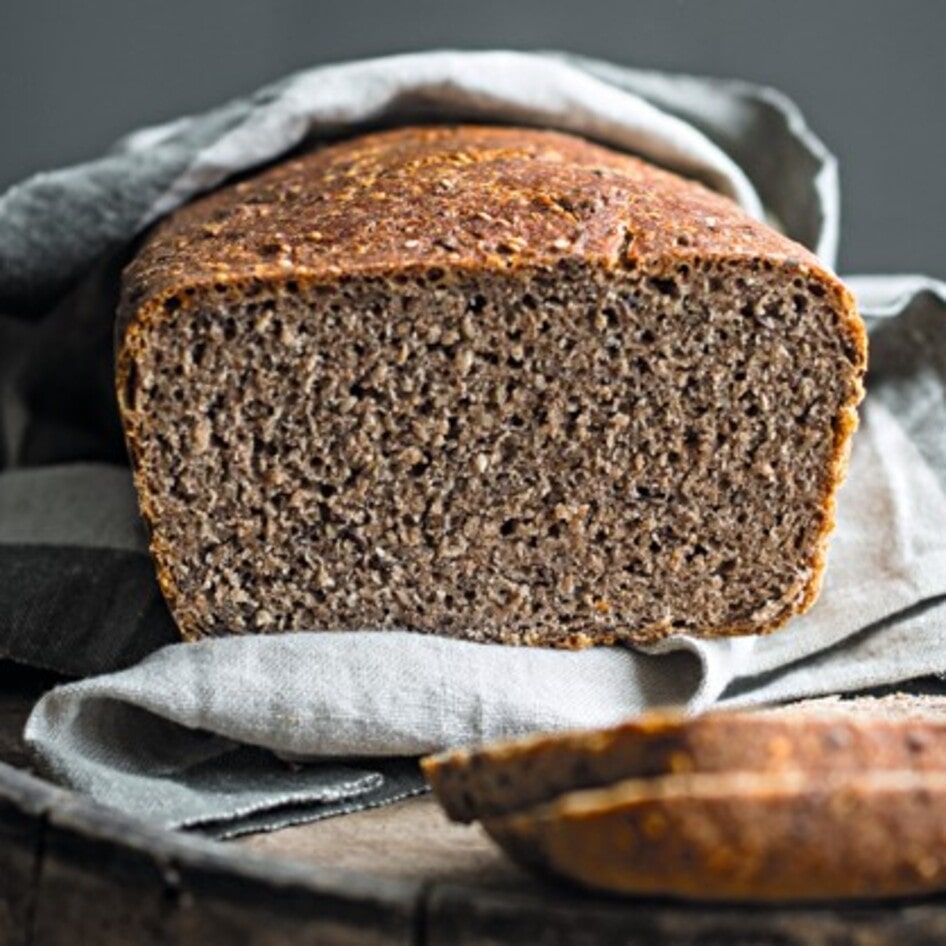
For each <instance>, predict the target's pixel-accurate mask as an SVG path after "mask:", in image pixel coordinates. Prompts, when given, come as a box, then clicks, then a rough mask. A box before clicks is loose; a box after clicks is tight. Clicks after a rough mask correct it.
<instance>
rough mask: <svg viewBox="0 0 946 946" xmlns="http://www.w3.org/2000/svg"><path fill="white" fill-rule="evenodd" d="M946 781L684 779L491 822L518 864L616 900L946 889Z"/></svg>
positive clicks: (628, 786) (802, 776)
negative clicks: (618, 897) (611, 895)
mask: <svg viewBox="0 0 946 946" xmlns="http://www.w3.org/2000/svg"><path fill="white" fill-rule="evenodd" d="M944 804H946V773H944V772H915V771H892V772H891V771H874V772H870V771H865V772H860V773H857V774H851V773H847V774H845V773H832V774H829V775H822V776H820V777H812V776H811V774H809V773H805V772H798V771H795V772H781V773H744V772H741V773H724V774H712V775H709V774H693V775H675V776H668V777H666V778H663V779H648V780H643V781H629V782H622V783H619V784H617V785H614V786H611V787H609V788H605V789H598V790H590V791H584V792H574V793H571V794H567V795H564V796H562V797H561V798H560V799H558V800H557V801H555V802H553V803H552V804H550V805H547V806H544V807H540V808H537V809H532V810H528V811H525V812H522V813H519V814H514V815H510V816H508V817H505V818H497V819H489V820H487V821H486V822H485V823H484V826H485V827H486V829H487V831H488V832H489V834H490V835H491V836H492V837H493V838H494V839H495V840H496V841H497V842H498V843H499V844H500V845H501V846H502V847H503V848H504V849H505V850H506V851H507V852H508V853H509V854H511V855H512V856H513V857H514V858H515V859H516V860H518V861H520V862H521V863H523V864H524V865H526V866H528V867H532V868H539V869H541V870H543V871H546V872H549V873H552V874H554V875H556V876H559V877H564V878H567V879H569V880H572V881H574V882H576V883H579V884H581V885H583V886H587V887H592V888H594V889H599V890H607V891H611V892H614V893H629V894H637V895H666V896H674V897H685V898H687V899H695V900H753V901H780V900H828V899H838V898H859V897H863V898H867V897H870V898H874V897H896V896H913V895H917V894H923V893H929V892H931V891H935V890H942V889H944V888H946V853H944V852H946V818H944V817H943V814H942V811H943V806H944Z"/></svg>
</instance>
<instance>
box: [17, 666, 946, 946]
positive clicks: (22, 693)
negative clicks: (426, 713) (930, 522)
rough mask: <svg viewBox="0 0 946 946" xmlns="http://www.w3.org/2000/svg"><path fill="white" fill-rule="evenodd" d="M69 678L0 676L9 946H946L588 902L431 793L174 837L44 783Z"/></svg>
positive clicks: (822, 917)
mask: <svg viewBox="0 0 946 946" xmlns="http://www.w3.org/2000/svg"><path fill="white" fill-rule="evenodd" d="M54 682H55V681H54V678H52V677H50V676H49V675H46V674H41V673H37V672H35V671H28V670H23V669H21V668H15V667H12V666H11V665H8V664H7V665H4V664H0V760H2V761H0V946H58V944H69V946H86V944H88V946H112V944H115V946H118V944H120V946H156V944H166V946H172V944H178V946H185V944H187V946H190V944H194V946H214V944H217V943H220V944H224V943H225V944H227V946H242V944H247V946H249V944H253V946H257V944H259V946H277V944H279V946H282V944H296V943H300V944H303V943H304V944H320V946H321V944H325V946H331V944H354V943H367V944H395V943H397V944H412V946H473V944H477V946H479V944H513V943H515V944H520V943H521V944H543V946H544V944H548V946H558V944H561V946H565V944H580V946H598V944H600V946H605V944H608V946H611V944H614V946H620V944H626V946H662V944H667V946H729V944H736V946H842V944H848V943H851V944H862V946H886V944H891V946H892V944H897V946H932V944H942V943H946V900H941V899H935V900H933V899H927V900H923V901H913V902H905V903H894V904H884V905H869V904H864V905H854V906H851V905H837V906H835V905H828V906H820V907H806V906H798V907H777V908H748V907H744V906H743V907H740V906H737V905H732V906H719V907H705V906H694V905H685V904H678V903H673V902H669V901H654V900H636V901H635V900H618V899H609V898H606V897H595V896H589V895H586V894H583V893H581V892H578V891H575V890H572V889H570V888H566V887H563V886H558V885H553V884H552V883H549V882H544V881H540V880H537V879H534V878H532V877H530V876H528V875H526V874H524V873H523V872H522V871H520V870H519V869H518V868H516V867H515V866H514V865H512V864H511V863H510V862H508V861H507V860H506V859H505V858H504V857H503V856H502V855H501V854H500V853H499V852H498V851H497V850H496V849H495V848H493V846H492V845H491V844H490V843H489V842H488V841H487V840H486V838H485V837H484V836H483V835H482V834H481V833H480V831H479V829H478V828H475V827H464V826H458V825H453V824H450V823H449V822H447V821H446V819H445V818H444V817H443V816H442V814H441V813H440V811H439V809H438V808H437V807H436V805H435V804H434V803H433V801H432V800H431V799H430V798H429V797H422V798H415V799H411V800H408V801H405V802H402V803H400V804H397V805H392V806H389V807H386V808H381V809H377V810H373V811H366V812H361V813H358V814H353V815H345V816H342V817H338V818H331V819H328V820H326V821H322V822H316V823H314V824H310V825H303V826H299V827H291V828H286V829H284V830H282V831H276V832H273V833H271V834H259V835H255V836H251V837H248V838H244V839H241V840H239V841H231V842H213V841H207V840H204V839H202V838H200V837H196V836H193V835H189V834H185V833H181V832H169V831H163V830H160V829H157V828H155V827H153V826H151V825H149V824H147V823H146V822H143V821H140V820H137V819H132V818H128V817H125V816H123V815H121V814H119V813H117V812H114V811H111V810H109V809H105V808H102V807H99V806H97V805H95V804H93V803H91V802H90V801H88V800H87V799H85V798H83V797H81V796H77V795H75V794H73V793H70V792H67V791H64V790H61V789H59V788H57V787H55V786H53V785H50V784H49V783H47V782H45V781H43V780H42V779H40V778H38V777H36V775H35V774H32V773H30V772H29V760H28V758H27V756H26V753H25V752H24V749H23V746H22V744H21V742H20V738H19V733H20V732H21V731H22V725H23V722H24V721H25V719H26V716H27V714H28V712H29V709H30V707H31V705H32V703H33V701H34V700H35V699H36V697H37V696H38V695H39V694H40V693H42V692H43V690H44V689H46V688H48V687H49V686H50V685H52V684H53V683H54ZM826 842H827V843H830V840H829V839H826Z"/></svg>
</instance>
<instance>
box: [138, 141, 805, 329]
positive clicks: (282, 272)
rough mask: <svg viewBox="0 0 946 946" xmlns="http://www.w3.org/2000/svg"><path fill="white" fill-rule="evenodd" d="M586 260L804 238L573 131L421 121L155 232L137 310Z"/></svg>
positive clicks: (311, 158)
mask: <svg viewBox="0 0 946 946" xmlns="http://www.w3.org/2000/svg"><path fill="white" fill-rule="evenodd" d="M565 255H568V256H581V257H583V258H585V259H587V260H594V259H598V260H602V261H606V262H608V263H610V264H611V265H620V264H622V263H624V262H638V261H644V260H647V259H667V258H669V257H672V258H673V259H674V260H682V259H685V258H686V257H693V256H701V257H704V258H708V257H713V256H725V257H727V258H732V257H739V256H744V257H747V258H758V257H767V258H770V259H789V260H795V261H797V262H798V264H799V266H807V267H809V268H810V269H811V270H812V271H813V272H820V271H821V266H820V264H819V263H818V261H817V260H816V259H815V257H814V256H812V255H811V253H809V252H808V251H807V250H806V249H804V247H802V246H800V245H798V244H797V243H794V242H792V241H791V240H788V239H786V238H785V237H783V236H781V235H779V234H778V233H776V232H775V231H774V230H772V229H771V228H769V227H767V226H765V225H763V224H761V223H758V222H756V221H754V220H751V219H750V218H749V217H747V216H746V215H745V214H744V213H743V212H742V211H741V210H740V209H739V208H738V207H737V206H736V205H735V204H733V203H732V202H731V201H730V200H728V199H727V198H725V197H721V196H720V195H718V194H715V193H713V192H711V191H709V190H707V189H706V188H705V187H703V186H702V185H700V184H697V183H695V182H692V181H687V180H684V179H683V178H680V177H678V176H676V175H674V174H670V173H669V172H666V171H663V170H660V169H659V168H656V167H654V166H652V165H650V164H647V163H646V162H644V161H641V160H639V159H637V158H633V157H630V156H624V155H620V154H617V153H615V152H613V151H609V150H607V149H605V148H601V147H598V146H597V145H593V144H591V143H589V142H586V141H583V140H581V139H579V138H575V137H573V136H570V135H563V134H559V133H556V132H550V131H538V130H535V129H524V128H498V127H488V126H485V127H484V126H458V127H457V126H437V127H420V128H418V127H408V128H401V129H396V130H394V131H386V132H379V133H377V134H371V135H365V136H363V137H360V138H356V139H353V140H349V141H343V142H341V143H340V144H335V145H331V146H329V147H326V148H323V149H321V150H318V151H315V152H313V153H312V154H310V155H307V156H305V157H302V158H299V159H296V160H292V161H288V162H284V163H282V164H278V165H276V166H275V167H273V168H271V169H269V170H268V171H265V172H263V173H262V174H260V175H258V176H256V177H253V178H251V179H250V180H247V181H244V182H242V183H239V184H236V185H232V186H230V187H226V188H223V189H222V190H219V191H217V192H216V193H213V194H210V195H209V196H206V197H202V198H200V199H198V200H196V201H194V202H193V203H191V204H189V205H187V206H186V207H184V208H182V209H181V210H178V211H177V212H176V213H174V214H172V215H171V216H170V217H168V218H167V219H166V220H165V221H163V222H162V223H161V224H160V225H159V226H158V227H157V228H156V229H155V231H154V232H153V233H152V235H151V236H150V238H149V239H148V241H147V242H146V243H145V245H144V246H143V247H142V250H141V252H140V253H139V254H138V256H137V257H136V258H135V260H134V261H133V263H132V264H131V266H130V267H129V269H128V271H127V274H126V281H125V287H126V290H125V295H124V299H123V303H122V308H123V311H124V313H125V315H126V317H130V316H133V315H134V314H135V312H138V311H140V310H142V309H147V307H148V303H149V302H150V301H151V300H154V299H157V298H161V297H164V296H166V295H167V294H176V293H179V292H180V291H181V289H182V288H183V287H186V286H193V285H195V284H202V283H210V282H214V281H216V280H224V281H229V280H233V279H237V280H240V279H247V278H252V277H254V276H255V277H258V278H265V279H273V278H276V279H278V278H291V274H297V275H305V276H307V277H308V278H309V279H310V280H313V281H319V280H321V279H327V280H330V281H334V280H335V279H337V278H338V277H340V276H342V275H344V274H348V275H351V274H356V273H365V272H375V271H380V272H384V273H389V272H393V271H398V270H403V269H411V268H413V267H418V268H430V267H436V266H442V265H451V266H456V265H458V264H461V265H463V266H468V267H471V268H502V269H512V270H514V269H518V268H520V267H525V266H528V265H530V264H531V265H537V264H539V265H540V264H546V263H549V262H555V260H557V259H559V258H561V257H562V256H565Z"/></svg>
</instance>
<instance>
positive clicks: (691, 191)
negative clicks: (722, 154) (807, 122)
mask: <svg viewBox="0 0 946 946" xmlns="http://www.w3.org/2000/svg"><path fill="white" fill-rule="evenodd" d="M865 346H866V343H865V333H864V328H863V325H862V323H861V321H860V319H859V318H858V316H857V314H856V312H855V309H854V304H853V301H852V298H851V296H850V294H849V293H848V292H847V291H846V290H845V288H844V287H843V286H842V285H841V283H840V282H839V281H838V279H837V278H836V277H835V276H834V275H833V274H831V273H830V272H828V271H827V270H825V269H824V267H822V266H821V265H820V264H819V262H818V261H817V260H816V259H815V258H814V257H813V256H812V255H811V254H810V253H808V252H807V251H806V250H805V249H804V248H803V247H801V246H799V245H797V244H795V243H793V242H791V241H790V240H788V239H785V238H784V237H782V236H780V235H779V234H778V233H776V232H775V231H774V230H771V229H769V228H768V227H766V226H765V225H763V224H760V223H758V222H756V221H753V220H750V219H749V218H748V217H746V216H745V215H744V214H743V213H742V212H741V211H740V210H739V209H738V208H737V207H736V206H735V205H734V204H732V203H731V202H730V201H728V200H727V199H725V198H724V197H721V196H718V195H716V194H713V193H711V192H710V191H708V190H706V189H705V188H703V187H702V186H700V185H699V184H696V183H693V182H690V181H687V180H684V179H682V178H680V177H677V176H675V175H673V174H670V173H667V172H665V171H662V170H660V169H657V168H655V167H652V166H650V165H648V164H646V163H644V162H642V161H640V160H637V159H635V158H632V157H629V156H626V155H621V154H618V153H616V152H613V151H610V150H608V149H605V148H602V147H598V146H596V145H593V144H591V143H589V142H586V141H583V140H580V139H578V138H575V137H571V136H568V135H562V134H557V133H553V132H547V131H540V130H536V129H523V128H508V127H504V128H496V127H472V126H460V127H450V126H439V127H428V128H402V129H396V130H391V131H385V132H380V133H376V134H370V135H366V136H363V137H359V138H353V139H350V140H346V141H342V142H340V143H337V144H334V145H331V146H329V147H323V148H321V149H320V150H317V151H315V152H313V153H311V154H307V155H305V156H302V157H299V158H294V159H292V160H289V161H286V162H284V163H282V164H279V165H277V166H275V167H273V168H271V169H269V170H266V171H264V172H263V173H261V174H259V175H258V176H256V177H253V178H251V179H248V180H245V181H242V182H240V183H236V184H233V185H230V186H227V187H225V188H223V189H222V190H220V191H219V192H217V193H215V194H212V195H210V196H208V197H205V198H202V199H200V200H197V201H195V202H194V203H193V204H191V205H189V206H187V207H185V208H183V209H182V210H179V211H178V212H176V213H174V214H172V215H171V216H170V217H169V218H168V219H167V220H165V221H164V222H162V223H161V224H160V225H159V226H158V227H157V228H156V229H155V230H154V232H153V233H152V234H151V235H150V236H149V237H148V239H147V240H146V241H145V242H144V245H143V246H142V248H141V250H140V252H139V253H138V255H137V256H136V258H135V259H134V260H133V261H132V262H131V264H130V266H129V267H128V269H127V271H126V273H125V278H124V286H123V298H122V303H121V310H120V319H119V338H118V356H117V382H118V397H119V402H120V406H121V412H122V417H123V422H124V427H125V432H126V436H127V441H128V445H129V451H130V456H131V461H132V464H133V468H134V475H135V483H136V485H137V489H138V494H139V497H140V502H141V510H142V514H143V516H144V519H145V521H146V523H147V524H148V525H149V527H150V532H151V550H152V552H153V555H154V558H155V561H156V563H157V568H158V573H159V578H160V581H161V586H162V588H163V590H164V593H165V596H166V597H167V600H168V603H169V605H170V607H171V610H172V612H173V614H174V616H175V618H176V620H177V622H178V624H179V626H180V628H181V630H182V631H183V633H184V635H185V636H186V637H188V638H196V637H199V636H202V635H213V634H223V633H241V632H250V631H256V632H275V631H290V630H303V629H304V630H312V629H326V630H332V629H352V628H365V627H368V628H374V629H384V628H402V629H403V628H408V629H413V630H417V631H425V632H435V633H441V634H446V635H449V636H453V637H463V638H469V639H473V640H482V641H501V642H508V643H527V644H550V645H562V646H573V647H577V646H584V645H587V644H593V643H611V642H614V641H618V640H626V641H635V642H648V641H655V640H658V639H660V638H662V637H665V636H667V635H669V634H671V633H674V632H685V633H689V634H694V635H701V636H720V635H729V634H747V633H761V632H766V631H771V630H773V629H775V628H777V627H779V626H780V625H782V624H783V623H784V622H785V621H786V620H788V619H789V618H790V617H791V615H793V614H797V613H799V612H801V611H804V610H805V609H806V608H808V607H809V606H810V604H811V603H812V602H813V601H814V599H815V596H816V594H817V590H818V587H819V582H820V579H821V574H822V571H823V569H824V564H825V550H826V542H827V538H828V534H829V532H830V530H831V528H832V524H833V521H834V504H835V491H836V489H837V486H838V484H839V482H840V480H841V478H842V476H843V473H844V469H845V463H846V456H847V450H848V445H849V438H850V436H851V433H852V431H853V430H854V427H855V425H856V414H855V406H856V404H857V402H858V401H859V400H860V398H861V396H862V385H861V378H862V375H863V372H864V368H865Z"/></svg>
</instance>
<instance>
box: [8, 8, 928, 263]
mask: <svg viewBox="0 0 946 946" xmlns="http://www.w3.org/2000/svg"><path fill="white" fill-rule="evenodd" d="M944 31H946V3H943V2H939V0H794V2H791V3H784V2H780V0H624V2H620V0H610V2H608V0H572V2H567V3H563V2H557V0H544V2H543V0H466V2H463V3H454V2H444V0H441V2H437V0H406V2H397V0H345V2H331V3H328V2H313V0H273V2H269V3H266V2H262V0H255V2H252V0H190V2H186V0H164V2H155V3H135V2H128V0H87V2H81V3H61V2H54V0H7V2H5V3H4V8H3V12H2V14H0V129H2V139H0V140H2V147H0V189H4V188H5V187H7V186H8V185H10V184H12V183H14V182H15V181H17V180H18V179H20V178H22V177H24V176H26V175H27V174H30V173H31V172H33V171H37V170H40V169H43V168H49V167H53V166H56V165H61V164H64V163H68V162H72V161H76V160H80V159H82V158H85V157H90V156H93V155H95V154H96V153H97V152H98V151H100V150H101V149H102V148H104V147H106V146H107V145H108V144H109V143H110V142H111V141H112V140H113V139H115V138H116V137H118V136H120V135H121V134H123V133H124V132H125V131H127V130H129V129H131V128H133V127H135V126H137V125H141V124H147V123H154V122H158V121H161V120H163V119H167V118H171V117H174V116H176V115H178V114H181V113H184V112H188V111H195V110H199V109H202V108H204V107H207V106H210V105H213V104H216V103H217V102H219V101H221V100H224V99H226V98H229V97H231V96H234V95H237V94H239V93H241V92H244V91H247V90H250V89H252V88H253V87H255V86H257V85H260V84H262V83H264V82H267V81H269V80H271V79H274V78H277V77H278V76H280V75H282V74H283V73H285V72H288V71H291V70H295V69H299V68H303V67H305V66H308V65H313V64H317V63H325V62H331V61H334V60H339V59H345V58H350V57H355V56H367V55H376V54H381V53H388V52H399V51H407V50H415V49H423V48H428V47H462V48H487V47H497V46H503V47H511V48H525V49H530V48H532V49H534V48H567V49H571V50H575V51H577V52H583V53H587V54H590V55H596V56H601V57H605V58H609V59H612V60H615V61H617V62H621V63H625V64H628V65H634V66H640V67H646V68H664V69H672V70H680V71H688V72H694V73H704V74H711V75H719V76H739V77H742V78H746V79H751V80H754V81H758V82H763V83H769V84H772V85H775V86H777V87H779V88H780V89H782V90H783V91H785V92H787V93H788V94H789V95H790V96H792V97H793V98H794V99H795V100H796V101H797V102H798V103H799V104H800V105H801V107H802V108H803V110H804V111H805V114H806V115H807V116H808V118H809V120H810V122H811V124H812V125H813V126H814V128H815V129H816V130H817V132H818V133H819V134H820V135H821V136H822V138H823V139H824V140H825V141H826V142H827V143H828V145H829V146H830V147H831V148H832V150H833V151H834V152H835V153H836V154H837V155H838V156H839V158H840V160H841V170H842V185H843V192H844V222H843V237H842V258H841V269H842V271H848V272H854V271H878V272H879V271H925V272H927V273H930V274H931V275H936V276H940V277H946V222H944V221H946V186H944V180H943V178H944V166H946V106H944V102H946V79H944V73H943V69H942V65H941V59H942V36H943V35H944Z"/></svg>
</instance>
